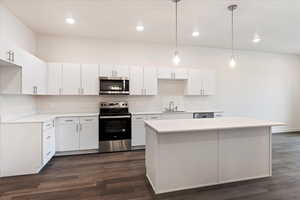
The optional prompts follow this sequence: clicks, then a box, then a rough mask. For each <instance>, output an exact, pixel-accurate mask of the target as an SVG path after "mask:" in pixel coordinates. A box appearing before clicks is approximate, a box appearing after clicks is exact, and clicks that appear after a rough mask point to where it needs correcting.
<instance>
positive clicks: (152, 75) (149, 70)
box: [144, 67, 158, 95]
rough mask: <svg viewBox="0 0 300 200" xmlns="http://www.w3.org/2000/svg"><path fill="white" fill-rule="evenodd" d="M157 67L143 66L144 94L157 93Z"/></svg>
mask: <svg viewBox="0 0 300 200" xmlns="http://www.w3.org/2000/svg"><path fill="white" fill-rule="evenodd" d="M157 87H158V86H157V69H156V68H154V67H144V90H145V95H157V90H158V89H157Z"/></svg>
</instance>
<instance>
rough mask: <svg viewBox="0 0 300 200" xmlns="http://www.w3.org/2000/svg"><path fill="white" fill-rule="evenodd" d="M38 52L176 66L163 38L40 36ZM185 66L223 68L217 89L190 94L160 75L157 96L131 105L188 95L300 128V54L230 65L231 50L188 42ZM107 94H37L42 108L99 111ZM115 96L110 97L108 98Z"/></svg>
mask: <svg viewBox="0 0 300 200" xmlns="http://www.w3.org/2000/svg"><path fill="white" fill-rule="evenodd" d="M37 52H38V55H39V56H40V57H41V58H42V59H45V60H47V61H49V62H75V63H102V64H128V65H143V66H157V67H160V66H172V63H171V57H172V47H171V46H169V45H162V44H147V43H134V42H113V41H103V40H95V39H86V38H64V37H56V36H39V37H38V45H37ZM180 53H181V58H182V66H184V67H199V68H202V67H203V68H212V69H216V70H217V95H216V96H214V97H184V96H183V88H184V82H169V81H160V84H159V85H160V86H159V95H158V96H155V97H123V98H114V99H115V100H118V99H120V100H122V99H123V100H124V99H125V100H128V101H129V102H130V106H131V110H132V111H133V112H134V111H136V112H138V111H157V110H160V109H161V106H162V104H163V102H164V101H165V99H167V98H170V97H174V98H177V99H179V100H180V99H183V101H184V104H185V107H186V110H200V109H210V108H218V109H221V110H224V111H225V113H226V115H234V116H251V117H256V118H260V119H270V120H278V121H283V122H287V123H288V125H289V129H290V130H296V129H300V125H298V124H299V123H298V122H299V121H300V112H299V111H300V106H299V104H298V103H297V102H298V100H299V97H300V84H299V82H300V76H299V74H300V58H299V57H298V56H296V55H287V54H272V53H262V52H253V51H240V52H238V55H239V56H238V66H237V68H236V69H234V70H232V69H230V68H228V60H229V57H230V51H228V50H224V49H214V48H200V47H191V46H189V47H182V48H181V50H180ZM103 100H107V99H105V98H103V97H75V96H73V97H37V104H38V110H39V111H40V112H85V111H97V110H98V104H99V102H100V101H103ZM108 100H110V99H108Z"/></svg>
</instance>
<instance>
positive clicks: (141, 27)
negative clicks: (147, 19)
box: [136, 25, 145, 32]
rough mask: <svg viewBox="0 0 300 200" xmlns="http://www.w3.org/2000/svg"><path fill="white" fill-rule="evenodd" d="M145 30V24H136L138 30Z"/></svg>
mask: <svg viewBox="0 0 300 200" xmlns="http://www.w3.org/2000/svg"><path fill="white" fill-rule="evenodd" d="M144 30H145V27H144V26H143V25H137V26H136V31H138V32H143V31H144Z"/></svg>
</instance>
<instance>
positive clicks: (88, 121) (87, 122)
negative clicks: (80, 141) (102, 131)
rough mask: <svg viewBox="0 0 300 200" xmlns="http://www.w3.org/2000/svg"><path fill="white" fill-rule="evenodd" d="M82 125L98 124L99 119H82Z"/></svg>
mask: <svg viewBox="0 0 300 200" xmlns="http://www.w3.org/2000/svg"><path fill="white" fill-rule="evenodd" d="M79 121H80V124H90V123H98V117H80V119H79Z"/></svg>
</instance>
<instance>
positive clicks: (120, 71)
mask: <svg viewBox="0 0 300 200" xmlns="http://www.w3.org/2000/svg"><path fill="white" fill-rule="evenodd" d="M114 71H115V74H113V76H117V77H129V67H128V66H123V65H117V66H115V68H114Z"/></svg>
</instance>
